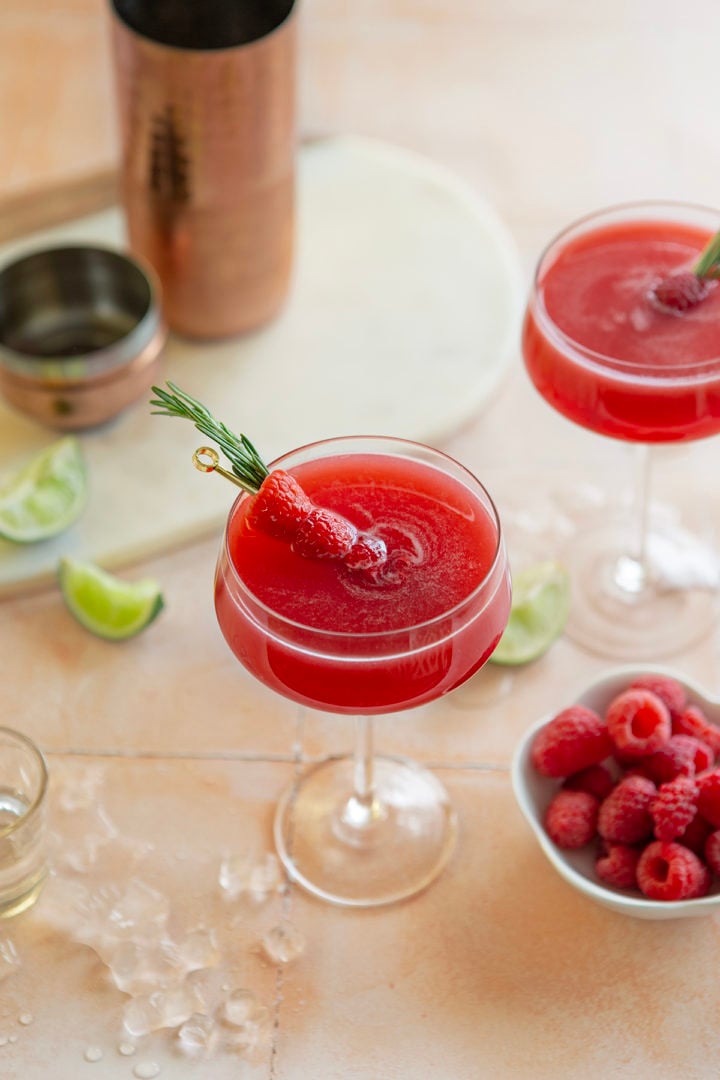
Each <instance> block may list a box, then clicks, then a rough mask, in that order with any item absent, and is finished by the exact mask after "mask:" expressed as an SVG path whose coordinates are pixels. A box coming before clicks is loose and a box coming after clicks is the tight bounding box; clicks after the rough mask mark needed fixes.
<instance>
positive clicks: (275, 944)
mask: <svg viewBox="0 0 720 1080" xmlns="http://www.w3.org/2000/svg"><path fill="white" fill-rule="evenodd" d="M262 947H263V949H264V950H265V954H266V956H267V957H268V959H269V960H272V961H273V962H274V963H276V964H289V963H290V961H291V960H296V959H297V958H298V956H301V955H302V954H303V952H304V951H305V935H304V934H302V933H301V932H300V931H299V930H298V928H297V927H296V926H293V924H292V923H291V922H288V921H287V920H285V921H283V922H281V923H278V925H277V926H274V927H273V928H272V930H268V932H267V934H265V936H264V938H263V939H262Z"/></svg>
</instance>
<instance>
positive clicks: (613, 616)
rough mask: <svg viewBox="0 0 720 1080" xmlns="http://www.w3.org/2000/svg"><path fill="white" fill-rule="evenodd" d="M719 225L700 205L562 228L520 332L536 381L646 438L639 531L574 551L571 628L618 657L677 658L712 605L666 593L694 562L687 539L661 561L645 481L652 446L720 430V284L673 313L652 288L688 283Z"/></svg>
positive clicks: (592, 540) (564, 409) (557, 399)
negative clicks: (682, 277) (684, 547)
mask: <svg viewBox="0 0 720 1080" xmlns="http://www.w3.org/2000/svg"><path fill="white" fill-rule="evenodd" d="M719 226H720V214H719V213H718V212H716V211H711V210H706V209H704V208H699V207H692V206H684V205H679V204H668V205H665V204H652V203H647V204H638V205H628V206H622V207H617V208H615V209H611V210H606V211H602V212H600V213H598V214H595V215H592V216H590V217H587V218H584V219H583V220H581V221H579V222H577V223H576V224H574V225H573V226H571V227H570V228H569V229H567V230H566V231H565V232H563V233H561V234H560V236H558V237H557V238H556V239H555V240H554V241H553V242H552V243H551V244H550V246H549V247H548V248H547V249H546V251H545V252H544V253H543V255H542V257H541V258H540V261H539V264H538V267H537V271H536V275H535V280H534V284H533V289H532V293H531V297H530V301H529V304H528V309H527V314H526V318H525V324H524V331H523V354H524V358H525V365H526V368H527V371H528V374H529V375H530V378H531V379H532V381H533V383H534V385H535V387H536V388H537V389H538V390H539V392H540V393H541V394H542V396H543V397H544V398H545V400H546V401H547V402H548V403H549V404H550V405H551V406H552V407H553V408H554V409H556V410H557V411H558V412H560V413H562V414H563V415H564V416H566V417H568V418H569V419H570V420H572V421H574V422H575V423H577V424H579V425H581V426H582V427H585V428H588V429H590V430H591V431H595V432H598V433H599V434H601V435H606V436H610V437H612V438H616V439H622V440H625V441H628V442H634V443H638V444H641V449H640V451H639V452H638V453H639V456H640V458H641V465H640V470H641V471H640V476H641V480H642V483H641V485H640V491H639V495H638V499H637V511H638V514H637V516H638V519H639V520H638V521H637V522H636V523H635V527H634V533H635V535H634V536H632V535H627V532H628V530H627V529H626V530H625V533H626V535H625V536H622V530H617V529H614V530H613V535H612V536H605V535H603V534H602V533H598V532H597V531H596V532H595V533H594V535H593V536H592V537H587V538H586V539H585V540H583V538H580V537H578V538H576V539H575V540H574V541H573V550H572V554H571V556H570V559H571V561H572V562H574V563H575V564H576V565H577V567H578V571H577V574H576V581H577V584H578V585H579V587H580V588H579V590H578V593H577V601H576V604H575V606H574V609H573V615H572V617H571V621H570V624H569V626H568V630H569V632H570V633H571V634H573V635H574V636H575V637H576V638H578V639H579V640H580V641H581V642H582V643H583V644H585V645H587V646H589V647H590V648H592V649H593V650H595V651H599V652H602V653H605V654H608V655H613V656H622V657H626V656H627V655H629V654H633V655H635V656H639V657H645V656H646V657H652V656H659V655H661V654H663V653H667V652H672V651H675V650H678V649H680V648H682V647H683V646H684V645H686V644H688V643H689V642H690V641H691V640H692V639H693V638H694V637H697V636H699V635H701V634H702V633H703V632H704V630H705V629H706V627H707V624H708V618H709V617H710V616H711V615H712V612H713V609H714V603H713V600H712V597H711V596H710V594H709V593H708V592H707V591H705V592H698V591H697V590H682V589H677V588H672V587H671V588H668V580H669V579H670V578H677V575H676V574H673V573H672V571H673V565H672V564H673V562H674V563H675V564H676V565H679V560H680V559H681V558H686V557H687V554H686V552H682V551H680V550H678V547H677V545H678V543H679V540H678V538H677V536H675V537H668V536H665V537H663V538H662V544H661V545H660V544H656V547H661V548H662V557H663V559H664V560H665V567H664V568H663V567H657V566H654V565H653V558H652V555H653V544H654V537H653V533H652V532H649V531H648V529H647V526H646V520H645V518H646V503H647V491H646V486H645V481H646V478H647V467H648V466H647V454H648V446H649V444H653V443H673V442H680V441H687V440H692V439H700V438H703V437H705V436H708V435H713V434H715V433H716V432H717V431H720V285H718V283H717V282H716V281H714V280H708V281H707V282H706V287H705V284H704V286H703V288H704V295H703V297H702V299H701V300H700V301H699V302H693V303H691V304H688V305H687V307H682V305H681V306H679V307H678V308H677V309H675V308H672V307H667V306H665V305H664V304H663V303H660V302H658V294H657V291H656V289H657V286H658V283H659V282H661V281H667V279H668V278H669V277H670V276H672V275H677V274H681V273H682V274H687V275H688V276H691V274H690V272H691V271H692V269H693V267H694V266H695V265H696V262H697V260H698V257H699V256H700V253H701V252H702V251H703V249H704V248H705V247H706V245H707V244H708V241H710V240H711V238H712V237H713V235H714V234H715V233H716V231H717V229H718V227H719ZM632 531H633V530H631V532H632ZM668 560H669V562H668ZM668 570H669V571H670V574H669V575H668V574H667V573H666V571H668ZM663 578H664V579H665V580H663Z"/></svg>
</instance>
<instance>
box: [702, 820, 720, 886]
mask: <svg viewBox="0 0 720 1080" xmlns="http://www.w3.org/2000/svg"><path fill="white" fill-rule="evenodd" d="M703 853H704V855H705V862H706V863H707V864H708V866H709V867H710V869H711V870H712V872H713V873H714V874H718V875H720V829H717V830H716V831H715V832H711V833H710V835H709V836H707V837H706V838H705V846H704V848H703Z"/></svg>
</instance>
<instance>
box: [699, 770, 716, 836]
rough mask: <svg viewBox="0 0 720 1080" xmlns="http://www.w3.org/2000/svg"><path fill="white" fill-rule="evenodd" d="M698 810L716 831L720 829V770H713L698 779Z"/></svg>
mask: <svg viewBox="0 0 720 1080" xmlns="http://www.w3.org/2000/svg"><path fill="white" fill-rule="evenodd" d="M697 785H698V810H699V812H700V813H701V814H702V816H703V817H704V818H705V819H706V821H709V822H710V824H711V825H713V826H714V827H715V828H716V829H720V769H711V770H710V772H706V773H703V774H702V776H698V778H697Z"/></svg>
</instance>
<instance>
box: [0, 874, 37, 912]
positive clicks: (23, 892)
mask: <svg viewBox="0 0 720 1080" xmlns="http://www.w3.org/2000/svg"><path fill="white" fill-rule="evenodd" d="M46 881H47V870H46V869H45V868H44V867H43V868H42V870H40V871H39V872H38V873H37V874H35V875H33V877H32V878H31V879H30V880H29V881H28V880H26V881H24V882H23V883H22V886H21V887H20V888H19V889H16V890H13V892H12V894H10V895H7V896H0V919H12V918H14V917H15V916H16V915H21V914H22V912H23V911H27V910H28V908H31V907H32V906H33V904H34V903H35V901H36V900H37V899H38V897H39V896H40V893H41V892H42V891H43V889H44V888H45V882H46Z"/></svg>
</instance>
